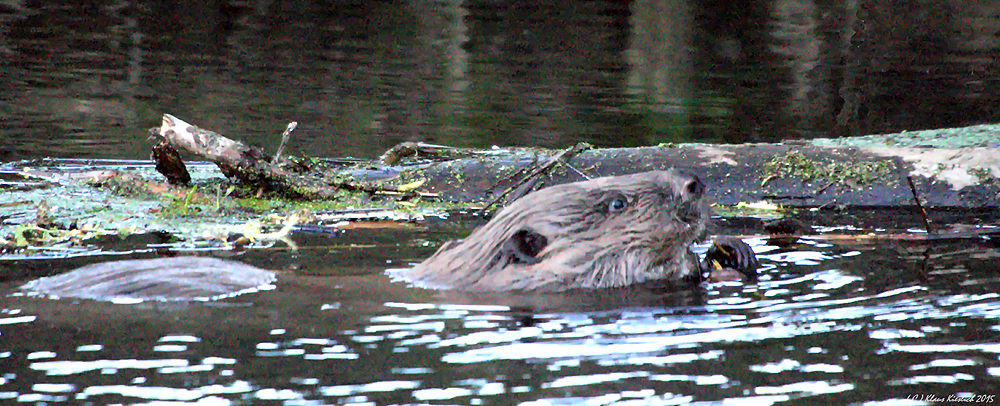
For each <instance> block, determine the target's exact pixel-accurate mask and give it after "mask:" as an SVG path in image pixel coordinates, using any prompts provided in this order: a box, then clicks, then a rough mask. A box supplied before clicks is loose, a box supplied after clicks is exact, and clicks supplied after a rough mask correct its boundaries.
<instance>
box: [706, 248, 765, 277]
mask: <svg viewBox="0 0 1000 406" xmlns="http://www.w3.org/2000/svg"><path fill="white" fill-rule="evenodd" d="M758 266H760V262H758V261H757V255H755V254H754V253H753V250H752V249H750V246H749V245H747V243H745V242H743V240H741V239H739V238H726V237H722V238H719V239H716V240H715V241H713V242H712V246H711V247H710V248H709V249H708V252H706V253H705V259H704V260H702V261H701V270H702V272H703V273H706V274H708V276H707V279H709V280H712V281H723V280H740V279H743V280H751V281H752V280H756V279H757V267H758Z"/></svg>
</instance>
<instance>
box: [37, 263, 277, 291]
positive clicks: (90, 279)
mask: <svg viewBox="0 0 1000 406" xmlns="http://www.w3.org/2000/svg"><path fill="white" fill-rule="evenodd" d="M275 278H276V277H275V273H274V272H271V271H268V270H264V269H260V268H256V267H252V266H250V265H246V264H243V263H240V262H235V261H227V260H222V259H218V258H209V257H195V256H183V257H168V258H155V259H137V260H126V261H110V262H101V263H96V264H91V265H87V266H84V267H80V268H77V269H75V270H73V271H70V272H67V273H64V274H61V275H56V276H49V277H45V278H41V279H37V280H34V281H31V282H28V283H27V284H25V285H24V286H22V289H25V290H28V291H30V292H36V293H41V294H45V295H49V296H57V297H69V298H80V299H94V300H106V301H122V300H126V301H133V300H159V301H166V300H215V299H221V298H224V297H230V296H235V295H238V294H241V293H247V292H252V291H255V290H257V289H259V288H261V287H262V286H266V285H268V284H270V283H272V282H274V280H275Z"/></svg>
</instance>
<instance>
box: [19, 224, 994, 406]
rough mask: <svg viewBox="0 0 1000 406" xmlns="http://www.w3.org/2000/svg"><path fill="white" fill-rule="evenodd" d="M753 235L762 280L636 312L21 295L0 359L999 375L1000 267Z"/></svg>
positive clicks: (442, 380) (945, 378) (152, 397)
mask: <svg viewBox="0 0 1000 406" xmlns="http://www.w3.org/2000/svg"><path fill="white" fill-rule="evenodd" d="M750 242H751V244H752V245H754V248H755V250H757V251H758V252H760V253H761V255H760V257H761V260H762V263H763V267H762V269H763V272H764V275H763V277H762V278H761V280H760V281H759V282H758V283H756V284H750V285H745V286H742V285H727V284H718V285H713V286H709V287H708V288H707V289H706V290H705V291H704V292H701V293H699V294H697V295H694V296H693V297H689V298H681V299H677V297H682V295H678V294H675V293H668V294H666V295H665V296H664V294H663V293H650V292H645V295H646V296H643V292H637V291H628V292H623V293H622V294H623V295H625V296H628V298H630V299H633V301H626V300H624V299H622V298H618V299H622V301H621V303H625V305H622V306H618V305H615V304H614V303H618V302H614V301H611V302H612V304H611V305H608V299H609V298H612V297H613V296H614V295H613V294H609V295H607V296H602V295H596V296H591V295H575V294H566V295H549V296H546V295H533V296H531V297H529V298H528V299H531V300H528V301H524V300H515V298H514V296H510V297H506V298H504V297H501V298H499V299H498V298H496V297H493V298H489V297H487V296H481V297H474V298H473V299H474V300H471V301H470V300H469V298H468V297H455V296H449V295H447V294H444V293H442V292H431V291H425V290H421V289H415V288H408V287H405V286H402V285H401V284H398V283H389V282H388V281H387V277H386V276H384V275H383V274H382V273H381V272H375V273H374V274H371V275H367V276H362V277H358V278H357V279H353V280H351V279H344V278H337V277H329V278H327V279H329V280H327V281H325V282H322V281H321V282H316V281H315V280H312V279H305V278H299V277H296V276H295V275H285V277H284V278H279V283H278V284H277V289H275V290H273V291H268V292H261V293H257V294H253V295H249V296H248V297H241V298H236V300H241V301H238V302H235V303H233V304H234V305H226V303H225V302H223V303H220V304H214V303H197V304H193V305H191V306H189V307H182V308H157V307H155V306H153V307H147V308H139V307H137V306H135V305H115V304H96V303H93V302H80V303H68V302H67V301H64V300H45V299H41V298H32V297H24V296H7V298H9V299H11V300H12V302H11V303H9V304H5V305H4V307H5V308H4V309H3V311H2V313H0V334H2V337H3V338H4V339H5V341H2V344H0V361H3V362H5V363H7V364H9V365H11V366H12V367H11V368H9V369H8V372H5V373H4V375H3V376H2V377H0V398H2V399H10V400H16V401H17V402H20V403H27V404H31V403H54V404H58V403H79V402H93V403H94V404H103V403H116V402H120V403H134V402H140V403H142V402H145V403H148V404H157V403H160V404H169V403H171V402H172V403H184V404H187V403H193V404H231V403H232V402H245V401H249V402H253V403H274V404H309V403H317V402H324V403H339V404H386V403H396V404H401V403H431V404H454V403H460V404H494V403H504V404H506V403H520V404H535V405H543V404H545V405H551V404H556V405H561V404H595V405H604V404H630V405H631V404H642V405H658V404H684V403H689V402H695V403H697V402H717V401H722V400H726V401H727V403H730V402H731V403H748V404H776V403H782V402H786V401H791V400H795V399H800V398H803V397H810V398H814V399H815V400H816V401H817V402H820V403H853V402H865V401H876V402H879V403H883V404H905V403H920V400H919V399H917V400H916V401H915V400H914V399H913V398H911V397H910V396H911V395H912V394H916V393H924V394H928V393H933V394H935V395H936V396H939V397H947V396H948V395H952V394H956V393H964V394H969V393H972V394H975V393H978V392H977V391H980V392H981V391H982V390H983V388H984V387H983V385H982V382H983V380H986V381H990V380H993V381H995V380H996V379H997V377H998V376H1000V361H998V354H1000V343H997V342H996V341H995V338H994V336H995V335H996V332H997V331H998V330H1000V327H998V323H997V320H998V319H1000V294H997V293H994V292H995V291H996V290H997V289H996V288H997V278H996V275H995V273H991V272H994V271H989V270H988V268H987V271H986V272H980V271H979V270H978V268H977V265H976V263H974V262H968V261H964V260H963V263H962V264H961V267H960V268H961V269H963V272H965V275H963V276H967V277H968V279H969V280H973V281H977V282H976V283H975V284H973V286H972V287H971V288H970V287H965V288H962V289H956V288H954V287H952V288H947V287H946V286H942V285H939V284H935V283H933V281H930V282H922V281H921V280H920V279H919V278H918V277H917V276H913V275H907V274H906V273H901V274H900V275H904V276H902V277H900V278H898V279H897V280H894V281H893V282H892V283H888V284H881V285H880V284H876V283H874V282H873V281H874V280H875V279H874V278H873V277H872V276H873V275H877V274H878V273H892V272H896V271H898V269H888V268H886V269H875V270H871V269H866V268H864V267H865V266H866V264H867V263H868V262H867V261H869V260H870V259H872V258H876V257H877V258H884V257H885V256H886V255H887V252H886V251H873V250H870V249H867V248H865V247H860V248H859V247H838V246H837V245H836V244H826V243H816V242H806V243H804V244H800V245H798V246H796V248H795V249H789V248H787V247H786V248H780V249H779V248H777V247H772V246H767V245H765V244H766V242H765V241H763V240H757V239H750ZM702 248H703V247H702ZM699 249H701V248H699ZM955 249H956V250H964V249H966V247H964V246H962V245H961V244H959V245H956V247H955ZM896 255H899V256H900V257H901V258H903V257H906V256H907V254H906V253H905V252H904V253H897V254H896ZM938 257H939V258H952V257H954V256H949V255H943V254H942V255H940V256H938ZM844 261H850V262H844ZM984 261H988V259H987V260H984ZM899 262H900V264H901V265H900V267H901V268H900V269H904V270H906V269H909V268H907V267H908V266H909V265H907V264H906V263H905V261H903V260H900V261H899ZM849 263H853V264H855V265H853V268H852V267H851V266H845V264H849ZM930 267H931V268H940V269H957V268H959V266H958V265H956V264H953V263H937V264H932V265H931V266H930ZM879 281H882V279H879ZM315 283H321V284H322V285H313V284H315ZM334 286H336V287H334ZM636 298H638V299H636ZM521 299H524V298H521ZM505 300H509V302H506V303H505V302H504V301H505ZM532 300H534V301H532ZM546 302H547V304H548V305H549V306H548V307H545V306H538V304H539V303H546ZM247 303H252V305H246V304H247ZM330 303H337V305H336V306H334V305H330ZM525 303H528V304H525ZM60 306H63V307H60ZM68 309H75V310H72V311H70V310H68ZM74 311H75V312H78V313H73V312H74ZM60 317H62V318H60ZM103 319H107V320H103ZM107 323H111V324H107ZM68 331H77V333H72V334H71V333H67V332H68ZM56 335H58V336H59V337H55V336H56Z"/></svg>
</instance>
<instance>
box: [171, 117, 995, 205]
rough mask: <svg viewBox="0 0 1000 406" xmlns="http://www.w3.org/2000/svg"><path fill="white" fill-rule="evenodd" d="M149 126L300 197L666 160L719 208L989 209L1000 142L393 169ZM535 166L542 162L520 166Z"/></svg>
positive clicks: (461, 156)
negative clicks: (331, 163)
mask: <svg viewBox="0 0 1000 406" xmlns="http://www.w3.org/2000/svg"><path fill="white" fill-rule="evenodd" d="M996 131H997V132H1000V129H998V130H996ZM160 134H161V135H163V136H164V137H165V139H166V140H167V141H168V142H169V143H170V144H171V145H174V146H177V147H180V148H183V149H185V150H188V151H190V152H192V153H195V154H197V155H200V156H203V157H205V158H207V159H209V160H211V161H213V162H215V163H217V164H218V165H219V166H220V167H221V168H222V170H223V172H224V173H226V174H227V176H230V177H233V178H235V179H239V180H240V181H243V182H247V183H250V184H254V185H259V186H260V187H262V188H266V189H268V190H276V191H279V192H284V193H289V194H293V195H297V196H302V197H306V198H329V197H333V196H335V195H336V193H337V191H338V190H340V189H349V190H365V191H370V192H388V191H393V190H396V186H397V185H407V184H408V185H412V184H413V182H415V181H423V183H422V184H421V186H420V187H419V190H420V191H423V192H432V193H434V194H436V195H438V196H440V198H442V199H444V200H447V201H455V202H477V201H480V202H484V201H490V200H491V199H495V198H497V197H498V196H501V195H502V194H505V193H507V191H508V189H511V188H514V187H516V186H518V185H521V184H523V183H526V182H525V181H524V179H523V178H522V177H519V176H511V175H515V174H517V173H521V174H529V175H528V176H531V179H530V182H533V184H537V185H538V186H542V187H544V185H551V184H558V183H564V182H572V181H577V180H581V179H583V178H584V176H587V177H597V176H609V175H622V174H627V173H634V172H642V171H648V170H653V169H666V168H671V167H676V168H681V169H686V170H690V171H692V172H694V173H696V174H698V176H699V177H701V178H702V180H703V181H704V182H705V184H706V185H707V186H708V194H709V198H710V199H712V200H714V201H716V202H718V203H720V204H726V205H732V204H736V203H739V202H755V201H760V200H768V201H772V202H774V203H777V204H781V205H785V206H796V207H818V206H829V205H838V206H853V207H859V206H860V207H886V206H889V207H909V206H914V204H915V200H914V199H917V198H919V199H921V200H920V201H921V202H922V203H923V204H924V205H925V206H928V207H963V208H983V207H998V206H1000V149H997V148H995V147H967V148H921V147H885V146H871V147H853V146H818V145H811V144H806V143H785V144H745V145H708V144H681V145H675V146H660V147H644V148H612V149H589V150H578V151H574V152H575V153H574V154H567V155H566V156H557V155H559V154H565V151H551V150H538V149H508V150H493V151H470V150H465V151H466V152H462V153H456V152H455V151H449V152H448V153H449V154H451V156H452V157H457V158H453V159H449V160H446V161H434V160H427V159H424V160H412V159H411V161H410V162H409V163H406V164H403V165H398V166H387V165H383V164H378V163H375V162H372V163H370V164H367V165H364V166H362V167H355V168H348V169H341V170H324V168H319V167H308V166H303V165H295V164H292V163H291V162H292V161H288V160H284V159H282V160H281V162H278V163H276V164H271V163H270V158H269V157H268V156H267V154H266V153H264V152H262V151H260V150H258V149H255V148H251V147H248V146H246V145H244V144H242V143H239V142H236V141H232V140H229V139H227V138H225V137H222V136H221V135H219V134H216V133H213V132H211V131H207V130H202V129H199V128H197V127H195V126H192V125H190V124H187V123H185V122H183V121H180V120H178V119H177V118H175V117H172V116H169V115H164V120H163V126H162V127H161V128H160ZM410 150H413V151H418V150H419V151H421V153H423V154H426V153H428V152H429V151H433V148H431V149H417V148H416V147H415V146H409V147H408V148H405V149H396V150H395V152H393V153H389V154H387V156H391V158H392V159H390V160H389V161H391V162H398V161H400V160H401V159H402V158H405V155H407V154H405V153H399V151H410ZM391 152H392V151H391ZM416 158H417V159H420V158H422V157H421V156H419V155H418V156H417V157H416ZM550 158H554V159H550ZM563 158H565V159H563ZM546 162H548V163H547V164H546ZM554 163H559V164H560V165H553V164H554ZM541 165H544V168H545V169H546V170H543V171H536V172H537V173H532V171H531V170H530V168H537V167H540V166H541ZM287 168H294V169H295V170H289V169H287ZM526 168H527V169H528V170H526ZM907 176H909V177H911V178H912V180H913V182H914V184H915V188H914V189H911V188H910V187H909V185H908V183H907ZM913 190H916V192H917V193H918V194H919V196H915V194H914V192H913Z"/></svg>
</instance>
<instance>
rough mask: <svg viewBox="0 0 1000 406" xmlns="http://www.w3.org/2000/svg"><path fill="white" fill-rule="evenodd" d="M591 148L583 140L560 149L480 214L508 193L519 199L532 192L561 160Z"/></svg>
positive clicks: (491, 201) (566, 159) (513, 198)
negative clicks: (543, 175)
mask: <svg viewBox="0 0 1000 406" xmlns="http://www.w3.org/2000/svg"><path fill="white" fill-rule="evenodd" d="M590 148H592V146H591V145H590V144H588V143H586V142H581V143H577V144H576V145H574V146H572V147H569V148H566V149H564V150H562V151H559V153H557V154H555V155H552V156H550V157H549V159H547V160H546V161H545V163H543V164H541V165H539V166H538V167H537V168H535V169H533V170H531V171H530V172H528V173H527V174H525V175H524V177H523V178H521V180H519V181H518V182H517V183H515V184H514V185H512V186H511V187H509V188H507V190H505V191H504V192H503V193H501V194H499V195H498V196H497V197H494V198H493V200H490V202H489V203H487V204H486V206H484V207H483V208H482V209H480V210H479V213H480V214H482V213H485V212H486V211H487V210H489V209H490V208H491V207H493V206H494V205H495V204H497V203H498V202H499V201H500V200H502V199H504V198H507V197H508V195H510V196H509V200H511V201H513V200H517V199H518V198H519V197H521V196H524V195H526V194H528V192H530V191H531V189H532V188H534V187H535V185H536V184H538V182H539V180H540V179H541V178H540V176H541V175H542V174H544V173H546V172H548V171H549V170H551V169H552V168H553V167H554V166H555V164H557V163H559V162H560V161H569V160H570V159H572V158H573V156H575V155H576V154H579V153H580V152H583V151H586V150H588V149H590Z"/></svg>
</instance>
